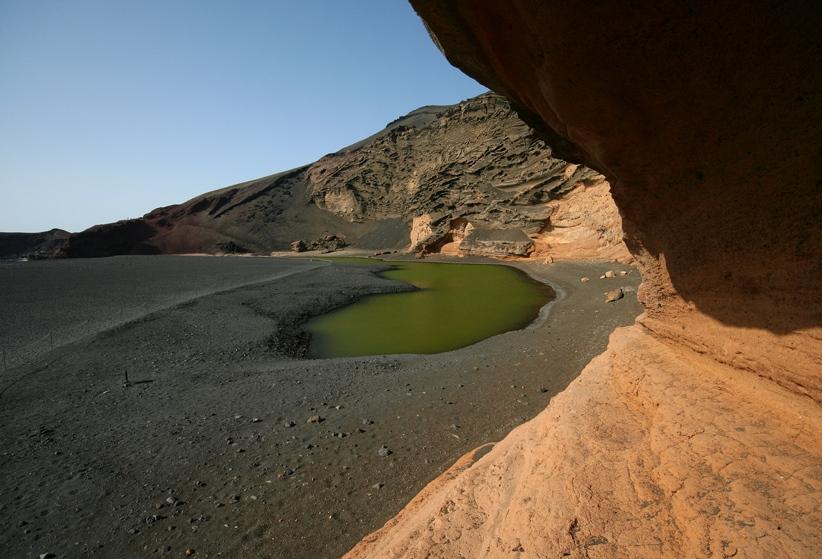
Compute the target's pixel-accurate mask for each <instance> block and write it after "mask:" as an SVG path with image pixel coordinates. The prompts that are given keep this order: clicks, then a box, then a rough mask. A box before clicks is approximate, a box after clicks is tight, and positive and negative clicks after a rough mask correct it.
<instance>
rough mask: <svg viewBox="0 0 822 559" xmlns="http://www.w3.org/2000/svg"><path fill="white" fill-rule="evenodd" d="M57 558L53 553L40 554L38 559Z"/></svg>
mask: <svg viewBox="0 0 822 559" xmlns="http://www.w3.org/2000/svg"><path fill="white" fill-rule="evenodd" d="M55 557H57V556H56V555H55V554H54V553H41V554H40V559H54V558H55Z"/></svg>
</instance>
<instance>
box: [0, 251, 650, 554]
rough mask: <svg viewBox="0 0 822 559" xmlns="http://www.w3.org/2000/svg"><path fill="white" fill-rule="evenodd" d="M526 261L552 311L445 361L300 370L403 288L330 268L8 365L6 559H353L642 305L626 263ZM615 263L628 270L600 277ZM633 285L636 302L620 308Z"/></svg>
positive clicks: (356, 362) (535, 408)
mask: <svg viewBox="0 0 822 559" xmlns="http://www.w3.org/2000/svg"><path fill="white" fill-rule="evenodd" d="M521 267H522V268H523V269H525V270H526V271H528V273H530V274H531V275H533V276H534V277H536V278H538V279H541V280H543V281H549V282H550V283H551V284H552V285H553V286H554V287H555V288H556V289H557V290H558V292H559V293H560V297H559V299H558V300H557V301H556V302H555V303H554V304H553V306H552V308H551V312H550V314H549V315H548V317H547V318H546V319H545V320H544V321H541V322H540V323H539V324H538V325H536V326H534V327H531V328H528V329H525V330H520V331H516V332H509V333H506V334H502V335H500V336H496V337H493V338H490V339H487V340H484V341H482V342H480V343H478V344H475V345H473V346H470V347H467V348H463V349H461V350H456V351H452V352H447V353H443V354H438V355H429V356H415V355H409V356H380V357H364V358H346V359H328V360H301V359H296V358H294V357H293V354H294V351H293V349H294V347H299V346H300V345H301V344H302V343H304V340H303V339H302V336H301V335H300V330H299V327H298V325H299V324H300V323H301V322H302V321H304V319H305V318H306V317H307V316H309V315H312V314H315V313H317V312H323V311H324V310H328V309H331V308H333V307H335V306H339V305H342V304H345V303H347V302H350V301H351V300H353V299H356V298H357V297H360V296H363V295H365V294H368V293H375V292H390V291H395V290H399V289H404V287H403V286H402V285H398V284H396V283H394V282H391V281H388V280H385V279H382V278H379V277H377V276H375V275H374V274H373V273H372V272H373V268H365V267H356V266H347V265H342V264H329V265H327V266H323V267H319V268H315V269H310V270H304V271H302V272H301V273H295V274H292V275H289V276H287V277H281V278H280V279H276V280H273V281H270V282H266V283H259V284H255V285H251V286H245V287H241V288H238V289H234V290H230V291H224V292H221V293H216V294H212V295H207V296H204V297H200V298H197V299H193V300H190V301H187V302H184V303H182V304H178V305H176V306H172V307H170V308H166V309H163V310H158V311H156V312H153V313H151V314H148V315H146V316H143V317H142V318H138V319H136V320H132V321H130V322H127V323H125V324H121V325H119V326H116V327H114V328H112V329H109V330H106V331H104V332H102V333H100V334H97V335H95V336H93V337H89V338H86V339H83V340H80V341H78V342H75V343H73V344H70V345H66V346H63V347H60V348H58V349H55V350H54V351H51V352H49V353H47V354H45V355H42V356H40V357H38V358H37V359H36V360H35V361H34V362H32V363H29V364H27V365H25V366H19V367H16V368H12V369H9V370H7V371H5V372H4V373H3V376H2V377H0V381H1V382H0V390H2V396H0V425H2V427H0V433H1V434H2V439H1V440H0V442H2V446H3V448H2V455H0V533H1V534H2V536H0V538H1V539H0V551H2V556H4V557H39V556H40V555H41V554H43V553H53V554H54V555H55V557H58V558H62V557H86V556H89V555H94V556H99V557H146V556H172V557H174V556H184V554H185V553H186V550H191V551H193V552H194V553H195V556H196V557H271V558H275V557H277V558H279V557H283V558H312V559H316V558H324V557H337V556H339V555H341V554H342V553H344V552H345V551H346V550H347V549H349V548H350V547H351V546H353V545H354V544H355V543H356V542H357V541H358V540H359V539H360V538H361V537H363V536H364V535H366V534H368V533H369V532H371V531H373V530H374V529H376V528H378V527H379V526H381V525H382V524H383V523H384V522H385V521H386V520H388V519H389V518H390V517H391V516H393V515H394V514H396V513H397V512H398V511H399V510H400V509H401V508H402V506H403V505H404V504H405V503H406V502H407V501H408V500H410V499H411V498H412V497H413V496H414V495H415V494H416V493H417V492H418V491H419V490H420V489H421V488H422V487H424V486H425V484H426V483H427V482H429V481H430V480H431V479H433V478H434V477H436V476H437V475H438V474H439V473H441V472H442V471H443V470H444V469H446V468H447V467H448V466H450V465H451V464H452V463H453V462H454V461H455V460H456V459H457V458H459V457H460V456H461V455H463V454H464V453H466V452H467V451H469V450H471V449H473V448H476V447H478V446H480V445H482V444H484V443H487V442H492V441H496V440H499V439H501V438H502V437H503V436H504V435H505V434H506V433H508V432H509V431H510V430H511V429H512V428H513V427H515V426H516V425H519V424H520V423H522V422H523V421H526V420H528V419H530V418H531V417H533V416H534V415H535V414H536V413H538V412H539V411H541V410H542V409H543V408H544V407H545V405H546V404H547V402H548V400H549V399H550V398H551V396H552V395H553V394H556V393H557V392H558V391H560V390H562V389H563V388H564V387H565V386H566V385H567V384H568V383H569V382H570V381H571V380H572V379H573V378H574V377H575V376H576V375H577V374H578V373H579V371H580V370H581V369H582V367H583V366H584V365H585V364H586V363H587V362H588V361H590V359H591V358H592V357H593V356H595V355H597V354H598V353H600V352H601V351H602V350H603V349H604V348H605V346H606V343H607V338H608V335H609V333H610V332H611V331H612V330H613V329H614V328H615V327H617V326H619V325H625V324H630V323H631V322H633V319H634V317H635V316H636V315H637V314H638V313H639V312H640V310H641V308H640V306H639V304H638V303H637V302H636V297H635V293H634V291H633V289H635V287H636V286H637V285H638V283H639V277H638V274H637V272H636V271H634V270H632V269H630V268H628V267H624V266H621V265H618V264H607V263H605V264H589V263H586V264H572V263H560V264H553V265H541V264H534V263H528V264H523V265H521ZM606 270H615V271H616V272H617V274H616V277H615V278H609V279H599V276H600V275H602V274H603V273H604V272H605V271H606ZM620 270H624V271H628V272H629V273H628V275H626V276H620V275H619V273H618V272H619V271H620ZM583 276H585V277H589V278H590V281H588V282H584V283H583V282H580V278H581V277H583ZM620 286H621V287H624V288H626V289H625V291H626V293H625V295H626V296H625V297H624V298H622V299H620V300H618V301H616V302H614V303H606V302H605V296H604V293H605V292H606V291H609V290H612V289H614V288H615V287H620ZM125 371H128V378H129V381H130V385H124V378H125V377H124V374H125Z"/></svg>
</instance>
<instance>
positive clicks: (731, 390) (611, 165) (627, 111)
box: [351, 0, 822, 557]
mask: <svg viewBox="0 0 822 559" xmlns="http://www.w3.org/2000/svg"><path fill="white" fill-rule="evenodd" d="M412 4H413V5H414V7H415V9H416V10H417V12H418V13H419V14H420V15H421V16H422V17H423V19H424V20H425V21H426V23H427V25H428V26H429V28H430V30H431V32H432V36H433V37H434V38H435V41H436V42H437V43H438V44H439V45H440V46H441V48H442V49H443V51H444V53H445V54H446V56H447V57H448V59H449V60H450V61H451V62H452V63H453V64H455V65H456V66H458V67H460V68H462V69H463V70H465V71H466V72H467V73H468V74H470V75H472V76H473V77H475V78H476V79H478V80H479V81H481V82H483V83H484V84H486V85H488V86H489V87H491V88H492V89H493V90H495V91H497V92H499V93H502V94H504V95H506V96H507V97H509V98H510V99H511V101H512V103H513V104H514V106H515V107H516V108H517V110H518V112H519V113H520V116H521V117H523V119H524V120H525V121H526V122H528V123H529V124H531V125H532V126H534V127H535V128H536V129H537V130H538V131H539V132H540V133H541V134H542V135H543V136H544V137H545V139H546V141H547V142H548V143H549V144H550V145H551V146H553V147H554V150H555V153H557V155H558V156H559V157H563V158H564V159H567V160H569V161H576V162H580V163H584V164H587V165H589V166H590V167H592V168H594V169H596V170H598V171H600V172H602V173H603V174H604V175H605V176H606V178H607V179H608V180H609V182H610V183H611V185H612V191H613V196H614V199H615V200H616V202H617V205H618V206H619V208H620V211H621V213H622V216H623V223H624V228H625V232H626V235H627V242H628V245H629V248H630V250H631V251H632V253H633V254H634V256H635V257H636V259H637V261H638V263H639V265H640V267H641V269H642V273H643V280H644V283H643V286H642V288H641V291H640V297H641V300H642V302H643V304H644V305H645V308H646V313H645V314H644V315H643V316H642V317H641V318H640V319H639V320H638V323H637V324H636V325H634V326H631V327H628V328H624V329H620V330H618V331H617V332H615V333H614V334H613V336H612V338H611V343H610V346H609V349H608V351H607V352H606V353H605V354H603V355H602V356H600V357H598V358H597V359H596V360H594V361H593V362H592V363H591V364H590V365H589V366H588V367H587V368H586V369H585V370H584V371H583V373H582V374H581V375H580V377H579V378H578V379H577V380H576V381H575V382H574V383H573V384H572V385H571V386H570V387H569V388H568V389H567V390H566V392H565V393H563V394H562V395H561V396H559V397H557V398H556V399H555V400H554V401H553V402H552V403H551V405H550V406H549V407H548V408H547V409H546V410H545V411H544V412H543V413H542V414H541V415H539V416H538V417H537V418H536V419H535V420H533V421H532V422H530V423H528V424H526V425H523V426H522V427H520V428H519V429H517V430H516V431H514V432H513V433H512V434H511V435H509V437H508V438H506V439H505V440H504V441H503V442H501V443H500V444H498V445H497V446H496V447H495V448H494V449H493V450H492V451H491V452H489V453H488V454H487V455H485V456H484V457H483V458H482V459H480V460H479V461H476V462H473V461H472V458H471V457H466V459H465V460H463V461H462V462H461V463H460V464H457V465H455V467H454V468H453V469H452V471H450V472H448V473H447V474H445V475H444V476H443V477H442V478H440V479H438V480H436V481H435V482H433V483H432V484H431V486H429V488H427V489H426V490H425V491H424V492H423V493H422V494H421V495H420V496H418V497H417V498H416V499H415V500H414V501H413V502H412V503H411V504H409V506H408V507H407V508H406V509H405V510H404V511H403V512H402V513H401V514H400V515H399V516H398V517H396V518H395V519H393V520H392V521H391V522H389V523H388V524H387V525H386V527H385V528H383V529H382V530H381V531H379V532H377V533H375V534H373V535H372V536H370V537H368V538H366V539H365V540H364V541H363V542H362V543H361V544H360V545H359V546H358V547H357V548H355V550H353V551H352V553H351V556H352V557H484V556H492V557H503V556H504V557H512V556H523V557H563V556H565V557H666V556H667V557H734V556H735V557H818V556H820V555H822V535H820V531H819V526H821V525H822V509H821V508H820V507H821V505H820V503H822V442H820V437H819V433H822V408H821V407H820V404H822V328H820V325H821V324H822V312H821V311H820V309H821V307H820V304H819V300H820V291H822V287H820V277H822V220H821V219H820V216H822V128H821V127H822V93H821V92H822V43H820V33H819V30H820V29H822V12H820V11H819V10H818V9H817V7H816V6H815V5H814V3H812V2H782V3H780V2H772V3H764V2H756V3H742V2H736V3H731V2H714V3H710V4H708V3H702V4H700V5H699V6H697V7H695V6H693V5H690V6H689V5H688V3H681V2H673V1H667V0H665V1H662V2H659V1H655V2H634V3H625V2H617V1H604V2H595V3H590V2H581V1H573V2H562V3H558V2H557V3H551V2H542V1H540V0H512V1H510V2H492V1H477V0H449V1H444V0H443V1H437V0H412Z"/></svg>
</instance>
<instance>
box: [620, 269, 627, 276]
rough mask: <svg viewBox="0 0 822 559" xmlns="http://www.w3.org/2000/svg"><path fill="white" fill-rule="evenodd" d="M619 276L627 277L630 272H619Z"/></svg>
mask: <svg viewBox="0 0 822 559" xmlns="http://www.w3.org/2000/svg"><path fill="white" fill-rule="evenodd" d="M619 275H620V276H627V275H628V272H626V271H625V270H622V271H621V272H619Z"/></svg>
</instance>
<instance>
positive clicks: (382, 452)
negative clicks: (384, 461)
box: [377, 445, 391, 458]
mask: <svg viewBox="0 0 822 559" xmlns="http://www.w3.org/2000/svg"><path fill="white" fill-rule="evenodd" d="M389 454H391V449H390V448H388V447H387V446H385V445H383V446H381V447H380V449H379V450H377V455H379V456H382V457H383V458H385V457H386V456H388V455H389Z"/></svg>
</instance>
